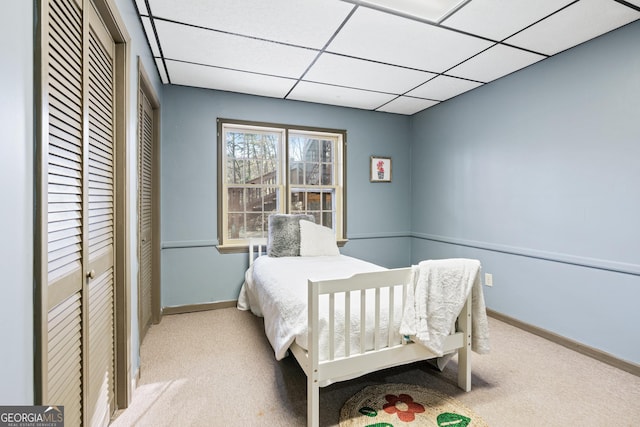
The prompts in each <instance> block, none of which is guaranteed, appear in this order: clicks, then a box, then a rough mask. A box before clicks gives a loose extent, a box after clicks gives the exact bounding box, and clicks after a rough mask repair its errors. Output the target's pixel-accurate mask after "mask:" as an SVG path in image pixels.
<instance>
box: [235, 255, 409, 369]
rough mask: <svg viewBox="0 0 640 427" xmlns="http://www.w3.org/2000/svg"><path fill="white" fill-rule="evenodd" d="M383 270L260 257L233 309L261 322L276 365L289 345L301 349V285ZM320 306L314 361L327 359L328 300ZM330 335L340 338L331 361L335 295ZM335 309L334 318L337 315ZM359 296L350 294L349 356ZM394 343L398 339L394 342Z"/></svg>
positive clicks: (327, 259) (341, 260)
mask: <svg viewBox="0 0 640 427" xmlns="http://www.w3.org/2000/svg"><path fill="white" fill-rule="evenodd" d="M381 270H384V268H383V267H380V266H378V265H375V264H372V263H369V262H366V261H362V260H359V259H356V258H352V257H349V256H346V255H339V256H322V257H281V258H273V257H268V256H261V257H259V258H257V259H256V260H255V261H254V263H253V265H252V266H251V267H250V268H249V270H248V271H247V273H246V274H245V283H244V285H243V289H242V291H241V293H240V297H239V300H238V307H239V308H240V309H250V310H251V311H252V312H253V313H254V314H256V315H258V316H262V317H264V325H265V332H266V335H267V337H268V339H269V342H270V343H271V346H272V347H273V349H274V351H275V356H276V359H277V360H280V359H282V358H283V357H285V355H286V352H287V349H288V348H289V346H290V345H291V344H292V343H293V342H294V341H295V342H296V343H297V344H298V345H300V346H301V347H303V348H305V349H306V348H307V316H308V314H307V286H308V285H307V280H308V279H312V280H324V279H334V278H344V277H350V276H352V275H353V274H355V273H360V272H370V271H381ZM324 297H325V298H323V299H321V301H320V313H322V317H321V319H320V331H318V333H319V334H320V353H319V358H320V360H326V359H327V358H328V305H329V304H328V297H326V296H324ZM387 297H388V290H387V289H383V290H382V292H381V307H382V310H381V318H380V325H381V327H382V329H383V331H384V332H383V333H382V334H381V342H383V343H384V342H387V332H386V330H387V328H386V325H387V323H388V313H387V312H388V309H387V308H388V306H389V303H388V299H387ZM366 302H367V307H374V304H375V294H374V292H373V291H372V290H369V291H367V301H366ZM394 304H395V308H394V316H393V319H394V322H393V323H394V327H393V329H392V330H393V331H396V332H394V333H395V334H397V330H398V329H399V325H400V319H401V317H402V287H401V286H397V287H396V288H395V298H394ZM335 306H336V320H335V322H336V323H335V324H336V326H335V334H336V336H337V337H342V338H341V339H339V340H337V341H338V342H337V343H336V357H340V356H343V355H344V294H342V295H336V298H335ZM338 309H340V312H338ZM359 312H360V293H359V292H352V293H351V328H350V329H351V331H352V334H351V335H352V336H351V337H350V346H351V349H352V350H351V351H352V352H354V351H359V348H360V338H359V337H360V332H359V331H360V317H359V316H360V315H359ZM366 324H367V327H366V329H367V330H368V332H367V334H366V335H367V336H366V344H365V346H366V348H367V349H371V348H373V333H372V332H371V330H372V329H373V325H374V316H373V315H370V316H367V318H366ZM398 339H399V337H398Z"/></svg>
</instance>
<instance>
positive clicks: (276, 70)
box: [155, 19, 318, 78]
mask: <svg viewBox="0 0 640 427" xmlns="http://www.w3.org/2000/svg"><path fill="white" fill-rule="evenodd" d="M155 23H156V30H157V31H158V37H159V38H160V43H161V44H162V52H163V54H164V56H165V58H168V59H176V60H180V61H186V62H193V63H199V64H204V65H216V66H218V67H221V68H230V69H234V70H240V71H252V72H255V73H259V74H269V75H275V76H279V77H294V78H298V77H300V76H301V75H302V73H304V71H305V70H306V69H307V67H308V66H309V64H310V63H311V62H312V61H313V59H314V58H315V57H316V56H317V54H318V53H317V52H316V51H314V50H310V49H302V48H298V47H291V46H286V45H283V44H279V43H271V42H266V41H262V40H257V39H252V38H248V37H238V36H232V35H229V34H226V33H220V32H216V31H209V30H203V29H200V28H196V27H190V26H187V25H179V24H174V23H170V22H166V21H161V20H157V19H156V20H155Z"/></svg>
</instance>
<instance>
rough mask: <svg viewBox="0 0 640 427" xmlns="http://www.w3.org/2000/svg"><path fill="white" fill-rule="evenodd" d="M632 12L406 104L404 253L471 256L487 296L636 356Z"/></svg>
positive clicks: (639, 233)
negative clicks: (426, 105) (408, 235)
mask: <svg viewBox="0 0 640 427" xmlns="http://www.w3.org/2000/svg"><path fill="white" fill-rule="evenodd" d="M638 41H640V22H636V23H634V24H631V25H628V26H626V27H624V28H622V29H619V30H617V31H614V32H612V33H609V34H607V35H605V36H602V37H600V38H597V39H595V40H592V41H590V42H588V43H586V44H583V45H581V46H578V47H576V48H573V49H571V50H569V51H566V52H564V53H562V54H560V55H558V56H555V57H552V58H550V59H547V60H545V61H543V62H540V63H538V64H535V65H533V66H531V67H528V68H527V69H525V70H522V71H520V72H517V73H514V74H512V75H510V76H507V77H505V78H503V79H500V80H498V81H496V82H494V83H491V84H489V85H486V86H484V87H481V88H479V89H476V90H474V91H472V92H469V93H467V94H465V95H462V96H459V97H457V98H455V99H453V100H450V101H448V102H445V103H443V104H440V105H438V106H436V107H433V108H430V109H428V110H426V111H424V112H423V113H421V114H418V115H415V116H414V117H412V141H413V142H412V144H411V158H412V164H411V166H412V177H411V179H412V182H413V205H412V231H413V232H414V235H415V238H414V239H413V242H412V252H411V253H412V261H413V262H416V261H417V260H420V259H425V258H432V257H433V258H435V257H448V256H463V257H476V258H479V259H480V260H481V261H482V263H483V267H484V271H485V272H489V273H492V274H493V279H494V287H492V288H487V287H485V288H484V289H485V295H486V298H487V304H488V306H489V307H490V308H492V309H494V310H496V311H498V312H501V313H504V314H506V315H509V316H512V317H515V318H517V319H519V320H522V321H524V322H527V323H530V324H533V325H536V326H539V327H541V328H544V329H547V330H550V331H552V332H555V333H557V334H560V335H562V336H565V337H568V338H570V339H573V340H576V341H579V342H581V343H583V344H586V345H589V346H592V347H595V348H598V349H601V350H603V351H605V352H609V353H611V354H613V355H614V356H617V357H620V358H622V359H626V360H629V361H632V362H635V363H640V333H639V332H638V329H637V325H639V324H640V310H638V309H637V302H638V301H640V219H639V218H640V125H639V124H638V120H639V119H640V49H639V48H638Z"/></svg>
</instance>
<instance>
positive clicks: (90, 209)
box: [85, 8, 115, 426]
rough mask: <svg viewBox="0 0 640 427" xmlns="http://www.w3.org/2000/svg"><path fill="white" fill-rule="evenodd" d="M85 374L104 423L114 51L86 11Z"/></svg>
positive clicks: (97, 419) (96, 417)
mask: <svg viewBox="0 0 640 427" xmlns="http://www.w3.org/2000/svg"><path fill="white" fill-rule="evenodd" d="M89 17H90V19H89V23H90V29H89V49H88V59H89V64H88V65H89V93H88V95H89V96H88V107H89V108H88V110H89V117H88V118H89V138H88V147H87V148H88V157H87V158H88V167H87V178H88V179H87V185H86V187H85V188H86V191H87V195H88V197H87V200H88V203H87V205H88V206H87V218H88V228H89V230H88V261H89V262H88V271H89V272H90V280H89V284H88V299H89V307H88V308H89V316H88V331H87V335H88V354H87V355H85V356H88V375H86V377H87V378H88V380H89V384H88V387H87V392H88V393H87V399H88V402H87V405H86V408H87V409H88V418H87V419H88V420H89V421H90V425H92V426H99V425H108V424H109V420H110V418H111V413H112V412H113V409H114V407H115V400H114V390H115V387H114V323H113V311H114V310H113V307H114V179H113V178H114V123H113V121H114V108H113V105H114V55H115V46H114V43H113V39H112V38H111V36H110V34H109V33H108V32H107V30H106V28H105V26H104V24H103V23H102V21H101V20H100V18H99V17H98V15H97V14H96V13H95V11H94V10H93V8H91V13H90V14H89Z"/></svg>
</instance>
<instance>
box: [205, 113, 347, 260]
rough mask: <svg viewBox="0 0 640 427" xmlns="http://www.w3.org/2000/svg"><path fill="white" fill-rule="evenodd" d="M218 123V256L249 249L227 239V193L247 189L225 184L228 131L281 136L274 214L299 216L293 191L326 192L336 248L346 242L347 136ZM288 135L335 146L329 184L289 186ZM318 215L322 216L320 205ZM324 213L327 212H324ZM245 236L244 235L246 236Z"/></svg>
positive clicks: (302, 128) (230, 121)
mask: <svg viewBox="0 0 640 427" xmlns="http://www.w3.org/2000/svg"><path fill="white" fill-rule="evenodd" d="M217 122H218V132H217V134H218V135H217V144H218V219H217V222H218V224H217V225H218V250H220V252H223V253H226V252H241V251H245V250H246V249H247V247H248V245H249V239H250V237H258V236H250V237H246V236H245V237H241V238H231V237H230V236H229V235H228V232H229V227H228V220H229V201H228V190H229V189H230V188H233V187H234V186H237V187H240V188H243V187H244V188H247V187H248V186H247V185H246V184H244V185H243V184H233V183H227V182H226V176H225V174H226V162H227V149H226V140H225V135H226V132H227V131H228V130H239V131H242V130H247V131H251V132H253V133H262V132H265V133H267V132H268V133H280V134H281V135H282V137H281V139H280V142H279V146H278V161H279V165H278V167H277V172H278V173H277V175H278V178H279V180H278V181H277V182H276V183H275V184H276V186H277V188H278V191H279V197H278V198H277V203H276V206H277V213H300V211H298V210H292V207H291V200H290V199H291V191H292V189H301V190H303V191H304V190H318V191H319V192H323V191H328V192H332V194H333V203H334V208H335V212H334V213H333V216H332V219H331V222H332V228H333V229H334V231H335V233H336V240H337V242H338V244H339V245H341V246H342V245H344V243H345V242H346V203H345V200H346V188H345V176H346V170H345V169H346V167H345V165H346V159H345V157H346V146H347V141H346V139H347V132H346V131H345V130H337V129H325V128H315V127H313V128H312V127H306V126H290V125H282V124H273V123H260V122H252V121H243V120H233V119H221V118H219V119H218V120H217ZM289 134H303V135H305V136H306V135H308V136H318V137H326V138H327V139H328V140H333V141H334V143H335V145H334V147H333V156H334V158H333V162H332V164H333V169H332V173H333V179H332V183H331V184H325V185H299V184H290V183H289V181H290V177H289V172H290V168H289V159H290V156H289ZM321 166H322V165H321ZM254 185H255V187H254V188H264V187H267V186H272V185H256V184H252V185H251V186H252V187H253V186H254ZM320 210H321V212H320V215H322V214H323V212H322V205H320ZM324 213H326V211H325V212H324ZM267 231H268V230H267V229H266V225H265V226H264V229H263V231H262V236H260V237H263V238H266V237H267ZM245 234H246V233H245Z"/></svg>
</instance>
